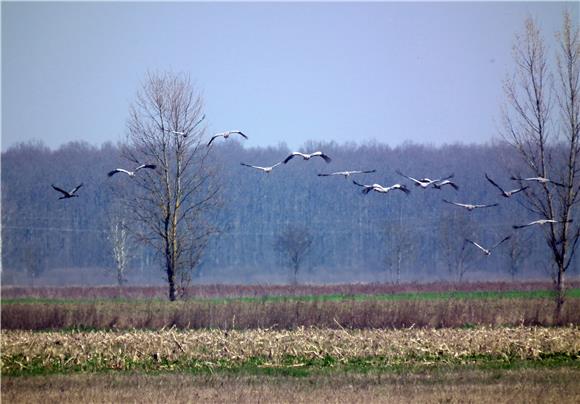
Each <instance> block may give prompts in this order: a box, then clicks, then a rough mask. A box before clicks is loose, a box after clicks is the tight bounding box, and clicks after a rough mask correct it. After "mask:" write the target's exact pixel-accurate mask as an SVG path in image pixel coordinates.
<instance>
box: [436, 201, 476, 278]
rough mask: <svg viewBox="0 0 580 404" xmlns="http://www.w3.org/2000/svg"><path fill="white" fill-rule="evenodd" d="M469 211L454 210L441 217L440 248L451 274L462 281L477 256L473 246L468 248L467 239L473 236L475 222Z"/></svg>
mask: <svg viewBox="0 0 580 404" xmlns="http://www.w3.org/2000/svg"><path fill="white" fill-rule="evenodd" d="M468 215H469V213H465V212H459V213H458V212H453V213H449V214H445V215H444V216H443V217H442V218H441V224H440V227H439V236H440V237H439V243H440V245H439V248H440V249H441V251H442V256H443V259H444V262H445V264H446V266H447V270H448V272H449V273H450V274H452V275H454V276H455V277H456V280H457V282H462V281H463V277H464V276H465V274H466V273H467V272H468V271H469V269H470V266H469V263H470V262H471V260H473V258H474V257H475V251H474V249H473V248H468V246H467V244H466V241H465V239H467V238H473V234H474V233H475V224H474V223H473V222H472V221H471V219H470V217H469V216H468Z"/></svg>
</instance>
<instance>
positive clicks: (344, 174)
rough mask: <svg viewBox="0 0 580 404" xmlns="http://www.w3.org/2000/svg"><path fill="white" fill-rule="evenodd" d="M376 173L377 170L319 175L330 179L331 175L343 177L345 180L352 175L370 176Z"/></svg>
mask: <svg viewBox="0 0 580 404" xmlns="http://www.w3.org/2000/svg"><path fill="white" fill-rule="evenodd" d="M376 171H377V170H368V171H337V172H334V173H328V174H318V176H319V177H328V176H331V175H343V176H344V178H348V177H350V176H351V175H354V174H370V173H374V172H376Z"/></svg>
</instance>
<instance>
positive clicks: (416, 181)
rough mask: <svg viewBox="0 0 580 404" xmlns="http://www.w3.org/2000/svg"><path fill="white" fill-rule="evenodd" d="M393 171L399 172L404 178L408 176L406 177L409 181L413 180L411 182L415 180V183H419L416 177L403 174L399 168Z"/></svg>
mask: <svg viewBox="0 0 580 404" xmlns="http://www.w3.org/2000/svg"><path fill="white" fill-rule="evenodd" d="M395 172H396V173H397V174H399V175H401V176H403V177H405V178H408V179H410V180H411V181H413V182H415V183H417V184H421V181H419V180H418V179H416V178H413V177H409V176H408V175H405V174H403V173H402V172H400V171H399V170H396V171H395Z"/></svg>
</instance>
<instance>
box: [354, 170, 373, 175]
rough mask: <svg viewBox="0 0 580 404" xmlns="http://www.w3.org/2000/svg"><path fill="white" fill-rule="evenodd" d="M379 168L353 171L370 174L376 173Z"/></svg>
mask: <svg viewBox="0 0 580 404" xmlns="http://www.w3.org/2000/svg"><path fill="white" fill-rule="evenodd" d="M376 172H377V170H363V171H353V173H355V174H370V173H376Z"/></svg>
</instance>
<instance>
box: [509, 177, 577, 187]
mask: <svg viewBox="0 0 580 404" xmlns="http://www.w3.org/2000/svg"><path fill="white" fill-rule="evenodd" d="M511 179H512V180H513V181H533V182H538V183H540V184H547V183H549V182H550V183H552V184H554V185H557V186H559V187H565V186H566V185H564V184H561V183H559V182H556V181H553V180H551V179H549V178H545V177H529V178H517V177H514V176H512V177H511Z"/></svg>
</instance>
